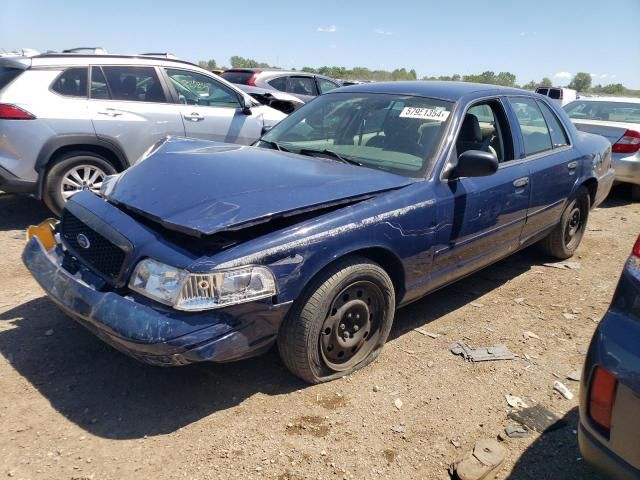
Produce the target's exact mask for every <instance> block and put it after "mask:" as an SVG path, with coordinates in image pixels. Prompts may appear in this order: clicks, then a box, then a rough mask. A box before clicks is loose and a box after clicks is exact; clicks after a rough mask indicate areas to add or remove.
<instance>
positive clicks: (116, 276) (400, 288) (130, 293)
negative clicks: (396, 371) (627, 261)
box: [23, 82, 614, 383]
mask: <svg viewBox="0 0 640 480" xmlns="http://www.w3.org/2000/svg"><path fill="white" fill-rule="evenodd" d="M258 147H260V148H256V147H241V146H233V145H227V144H217V143H208V142H203V141H197V140H186V139H168V140H166V141H164V142H162V143H161V144H158V145H156V146H154V147H153V148H152V149H151V151H150V153H149V154H148V155H147V157H146V158H144V159H143V160H142V161H140V162H139V163H137V164H136V165H135V166H134V167H132V168H130V169H129V170H127V171H126V172H124V173H122V174H120V175H118V176H115V177H110V178H109V179H108V181H105V183H104V185H103V187H102V191H101V194H100V195H95V194H93V193H90V192H80V193H78V194H76V195H75V196H73V197H72V198H71V199H70V201H69V202H68V203H67V207H66V210H65V211H64V213H63V215H62V219H61V221H60V223H59V224H57V226H55V231H54V234H55V241H54V240H53V237H52V236H51V234H46V233H43V229H42V228H41V229H39V230H38V232H40V233H38V234H37V235H35V236H34V238H31V240H30V241H29V242H28V245H27V247H26V250H25V252H24V256H23V258H24V262H25V263H26V265H27V267H28V268H29V270H30V271H31V272H32V274H33V275H34V277H35V278H36V279H37V280H38V282H39V283H40V285H42V287H43V288H44V289H45V290H46V291H47V292H48V294H49V296H50V297H51V298H52V299H53V300H54V301H55V302H56V303H57V304H58V305H60V306H61V307H62V309H63V310H64V311H66V312H67V313H69V314H70V315H71V316H73V317H74V318H76V319H77V320H78V321H79V322H80V323H82V324H83V325H85V326H87V327H88V328H89V329H91V330H92V331H93V332H94V333H95V334H96V335H98V336H99V337H100V338H102V339H104V340H105V341H106V342H108V343H110V344H111V345H113V346H114V347H116V348H118V349H119V350H122V351H123V352H126V353H128V354H129V355H131V356H133V357H135V358H137V359H139V360H141V361H144V362H148V363H151V364H155V365H183V364H187V363H191V362H198V361H202V360H210V361H215V362H228V361H232V360H238V359H242V358H246V357H250V356H253V355H256V354H258V353H260V352H263V351H265V350H266V349H268V348H269V347H271V346H272V345H273V344H274V343H276V342H277V344H278V347H279V350H280V354H281V356H282V359H283V360H284V362H285V364H286V365H287V367H289V369H290V370H291V371H292V372H293V373H295V374H296V375H298V376H299V377H301V378H303V379H304V380H306V381H308V382H313V383H316V382H322V381H327V380H331V379H334V378H336V377H340V376H342V375H345V374H348V373H349V372H352V371H353V370H355V369H358V368H360V367H363V366H365V365H367V364H368V363H370V362H371V361H372V360H374V359H375V357H376V356H377V355H378V353H379V352H380V350H381V349H382V347H383V345H384V343H385V340H386V339H387V336H388V334H389V330H390V329H391V324H392V322H393V318H394V313H395V310H396V309H397V308H398V307H401V306H403V305H406V304H408V303H410V302H412V301H414V300H417V299H419V298H421V297H423V296H424V295H426V294H428V293H429V292H433V291H434V290H436V289H438V288H441V287H443V286H444V285H447V284H449V283H451V282H454V281H455V280H457V279H459V278H461V277H464V276H466V275H469V274H470V273H472V272H474V271H476V270H478V269H480V268H483V267H486V266H487V265H489V264H491V263H493V262H496V261H497V260H500V259H501V258H504V257H506V256H507V255H509V254H511V253H513V252H515V251H517V250H520V249H521V248H523V247H526V246H527V245H530V244H533V243H536V242H540V244H541V246H542V248H543V249H544V250H546V251H547V252H548V253H549V254H550V255H552V256H555V257H557V258H568V257H570V256H571V255H572V254H573V253H574V251H575V250H576V248H577V247H578V245H579V243H580V240H581V238H582V236H583V234H584V231H585V226H586V223H587V217H588V215H589V209H590V208H591V207H593V206H595V205H598V204H599V203H600V202H601V201H602V200H603V199H604V198H605V197H606V195H607V194H608V192H609V189H610V187H611V184H612V181H613V175H614V173H613V169H612V168H611V145H610V144H609V142H608V141H607V140H605V139H604V138H602V137H599V136H595V135H591V134H587V133H582V132H579V131H577V130H576V129H575V127H574V126H573V125H572V123H571V122H570V121H569V119H568V118H567V116H566V114H565V113H564V112H563V111H562V110H561V109H559V108H557V107H556V106H555V105H554V104H553V103H551V102H550V101H549V99H548V98H546V97H543V96H540V95H536V94H532V93H530V92H526V91H522V90H516V89H506V88H500V87H495V86H489V85H476V84H470V83H449V82H407V83H402V82H397V83H386V84H384V83H374V84H366V85H358V86H352V87H346V88H341V89H337V90H335V91H332V92H330V93H328V94H326V95H323V96H321V97H319V98H317V99H316V100H314V101H313V102H311V103H309V104H308V105H306V106H304V107H303V108H301V109H300V110H298V111H296V112H295V113H293V114H292V115H291V116H289V117H288V118H287V119H285V120H284V121H282V122H281V123H280V124H278V125H277V126H276V127H274V128H273V130H271V131H270V132H268V133H267V134H266V135H265V136H264V137H263V138H262V140H261V141H260V142H259V143H258ZM47 235H48V237H51V238H47V239H45V237H47Z"/></svg>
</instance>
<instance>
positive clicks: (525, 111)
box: [509, 97, 552, 156]
mask: <svg viewBox="0 0 640 480" xmlns="http://www.w3.org/2000/svg"><path fill="white" fill-rule="evenodd" d="M509 103H511V106H512V107H513V110H514V111H515V114H516V117H517V118H518V123H519V124H520V130H521V131H522V138H523V140H524V151H525V154H526V155H527V156H529V155H535V154H536V153H540V152H544V151H546V150H551V148H552V147H551V135H550V134H549V129H548V128H547V122H545V120H544V117H543V116H542V112H541V111H540V108H538V105H537V104H536V101H535V100H534V99H532V98H526V97H509Z"/></svg>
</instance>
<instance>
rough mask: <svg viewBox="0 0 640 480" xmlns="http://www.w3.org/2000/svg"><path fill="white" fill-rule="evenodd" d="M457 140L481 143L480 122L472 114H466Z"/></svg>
mask: <svg viewBox="0 0 640 480" xmlns="http://www.w3.org/2000/svg"><path fill="white" fill-rule="evenodd" d="M458 139H460V140H462V141H463V142H481V141H482V131H481V130H480V122H479V121H478V117H476V116H475V115H474V114H473V113H467V114H466V115H465V116H464V120H463V121H462V126H461V127H460V135H459V137H458Z"/></svg>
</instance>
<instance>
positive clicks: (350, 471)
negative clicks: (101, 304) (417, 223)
mask: <svg viewBox="0 0 640 480" xmlns="http://www.w3.org/2000/svg"><path fill="white" fill-rule="evenodd" d="M45 216H47V212H46V211H45V210H44V208H43V207H42V206H41V205H40V204H39V203H38V202H36V201H34V200H30V199H26V198H20V197H16V196H11V195H6V194H0V245H2V249H1V250H0V353H1V355H0V391H1V392H2V394H1V395H0V478H1V477H3V476H8V477H13V478H16V479H18V478H24V479H27V478H29V479H40V478H42V479H49V478H51V479H123V478H136V479H169V478H187V479H209V478H214V479H215V478H243V479H249V478H276V479H279V480H286V479H291V480H292V479H296V480H297V479H307V478H309V479H333V478H336V479H343V478H345V479H351V478H354V479H363V478H391V479H404V478H407V479H415V478H425V479H432V478H433V479H446V478H449V477H448V474H447V471H446V468H447V465H448V464H449V463H450V462H451V461H452V460H454V459H455V458H456V457H457V456H459V455H460V454H461V453H463V452H464V451H465V449H468V448H470V447H471V446H472V445H473V442H474V441H475V440H477V439H480V438H485V437H489V438H495V437H496V436H497V435H498V434H499V433H500V432H501V431H503V429H504V428H505V427H507V426H509V425H512V424H513V422H512V421H511V420H509V419H508V418H507V414H508V412H509V406H508V405H507V403H506V400H505V395H507V394H512V395H517V396H518V397H521V398H522V399H524V401H526V402H527V403H528V404H530V405H533V404H536V403H537V404H540V405H543V406H544V407H546V408H548V409H549V410H551V411H553V412H554V413H556V414H557V415H558V416H559V417H562V418H563V419H564V420H566V421H567V423H566V426H564V427H562V428H559V429H557V430H555V431H554V432H552V433H545V434H543V435H540V434H537V433H534V434H532V435H531V436H530V437H528V438H523V439H508V440H507V441H506V442H505V443H504V445H505V446H506V447H507V448H508V455H507V460H506V461H505V463H504V465H503V467H502V469H501V470H500V471H499V473H498V476H497V478H500V479H503V478H514V479H529V478H530V479H541V478H545V479H552V478H574V479H591V478H598V477H597V476H596V475H595V474H594V472H593V471H592V470H591V469H590V468H589V466H588V465H586V464H585V462H584V461H582V460H581V458H580V453H579V451H578V447H577V441H576V435H575V428H576V423H577V395H576V397H574V399H573V400H566V399H565V398H563V397H562V396H560V395H559V394H558V393H556V392H554V391H553V383H554V381H555V380H558V379H560V381H562V382H563V383H564V384H565V385H567V387H568V388H569V389H570V390H571V391H572V392H573V393H574V394H577V393H578V384H577V383H576V382H572V381H570V380H567V379H565V377H566V375H567V373H568V372H570V371H572V370H575V369H580V368H581V366H582V363H583V360H584V355H585V352H586V350H587V347H588V344H589V340H590V338H591V335H592V334H593V330H594V328H595V326H596V324H597V322H598V320H599V319H600V318H601V317H602V315H603V313H604V312H605V310H606V308H607V306H608V304H609V301H610V299H611V296H612V293H613V289H614V287H615V285H616V282H617V279H618V276H619V274H620V271H621V269H622V265H623V262H624V260H625V258H626V257H627V255H628V254H629V252H630V249H631V246H632V244H633V241H634V240H635V238H636V236H637V235H638V233H639V232H640V204H637V203H636V204H634V203H630V202H629V201H628V200H627V197H626V196H625V192H621V191H615V192H614V193H613V194H612V197H611V198H610V199H609V200H608V201H607V202H606V203H605V204H604V205H603V206H602V207H600V208H599V209H597V210H595V211H594V212H592V215H591V218H590V221H589V227H588V232H587V234H586V236H585V238H584V240H583V242H582V245H581V247H580V249H579V250H578V252H577V255H576V256H575V257H574V259H573V260H574V261H578V262H580V268H579V269H576V270H572V269H567V270H561V269H557V268H550V267H546V266H544V265H543V264H544V263H545V262H548V261H549V259H547V258H545V257H544V256H542V255H541V254H540V253H538V252H537V250H535V249H528V250H526V251H524V252H521V253H518V254H516V255H515V256H513V257H511V258H509V259H507V260H505V261H502V262H500V263H498V264H496V265H494V266H492V267H490V268H487V269H485V270H483V271H481V272H479V273H477V274H475V275H473V276H471V277H468V278H466V279H465V280H462V281H461V282H458V283H457V284H455V285H453V286H451V287H448V288H446V289H443V290H441V291H439V292H436V293H434V294H433V295H430V296H428V297H427V298H425V299H423V300H421V301H420V302H417V303H415V304H412V305H410V306H409V307H406V308H404V309H402V310H400V311H399V313H398V316H397V318H396V322H395V325H394V328H393V330H392V333H391V337H390V339H389V341H388V343H387V345H386V347H385V349H384V351H383V353H382V354H381V356H380V358H379V359H378V361H377V362H375V363H374V364H373V365H371V366H370V367H368V368H366V369H364V370H362V371H359V372H357V373H356V374H354V375H352V376H350V377H348V378H346V379H343V380H338V381H334V382H332V383H329V384H324V385H318V386H307V385H305V384H303V383H302V382H300V381H298V380H297V379H296V378H294V377H293V376H292V375H290V374H289V373H288V372H287V370H286V369H285V368H284V367H283V365H282V364H281V363H280V361H279V358H278V354H277V352H276V351H275V350H272V351H270V352H269V353H267V354H266V355H264V356H262V357H259V358H256V359H252V360H247V361H243V362H240V363H236V364H229V365H215V364H201V365H193V366H189V367H181V368H173V369H160V368H155V367H149V366H145V365H141V364H138V363H136V362H135V361H133V360H131V359H129V358H127V357H125V356H123V355H122V354H120V353H118V352H117V351H115V350H113V349H112V348H110V347H108V346H106V345H105V344H103V343H102V342H100V341H99V340H98V339H96V338H95V337H94V336H93V335H91V334H90V333H89V332H87V331H85V330H84V329H83V328H82V327H80V326H78V325H76V324H75V323H74V322H73V321H72V320H70V319H69V318H67V317H66V316H65V315H63V314H62V313H61V312H60V311H59V310H58V309H57V308H56V307H55V306H54V305H53V304H52V303H51V302H50V301H49V300H48V299H47V298H46V297H45V296H43V292H42V290H41V289H40V288H39V287H38V286H37V285H36V283H35V282H34V281H33V280H32V279H31V277H30V276H29V274H28V273H27V271H26V269H25V268H24V267H23V265H22V263H21V261H20V253H21V250H22V247H23V244H24V229H25V227H26V226H27V225H28V224H30V223H34V222H37V221H39V220H41V219H42V218H44V217H45ZM417 327H421V328H422V329H424V330H426V331H428V332H433V333H438V334H440V335H441V336H439V337H437V338H431V337H429V336H425V335H422V334H420V333H418V332H416V331H415V330H414V329H415V328H417ZM525 331H530V332H533V333H534V334H535V335H536V336H538V337H539V338H528V339H525V337H524V336H523V332H525ZM463 338H464V339H466V341H467V342H469V343H471V344H473V345H492V344H495V343H505V344H506V345H507V346H508V348H509V349H511V350H512V351H513V352H514V353H516V354H517V355H518V357H517V358H516V359H515V360H510V361H497V362H487V363H480V364H474V363H467V362H465V361H464V360H463V359H462V358H461V357H458V356H454V355H452V354H451V353H450V352H449V350H448V347H449V345H450V344H451V343H452V342H454V341H456V340H460V339H463ZM525 354H526V355H527V356H525ZM398 399H399V401H398ZM398 407H399V408H398Z"/></svg>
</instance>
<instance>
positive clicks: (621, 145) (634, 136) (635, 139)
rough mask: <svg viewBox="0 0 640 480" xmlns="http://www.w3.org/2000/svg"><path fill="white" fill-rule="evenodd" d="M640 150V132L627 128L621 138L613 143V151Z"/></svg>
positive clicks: (634, 151) (633, 151)
mask: <svg viewBox="0 0 640 480" xmlns="http://www.w3.org/2000/svg"><path fill="white" fill-rule="evenodd" d="M638 150H640V132H636V131H635V130H627V131H626V132H624V135H623V136H622V138H621V139H620V140H618V141H617V142H616V143H614V144H613V147H612V148H611V151H612V152H613V153H636V152H637V151H638Z"/></svg>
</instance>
